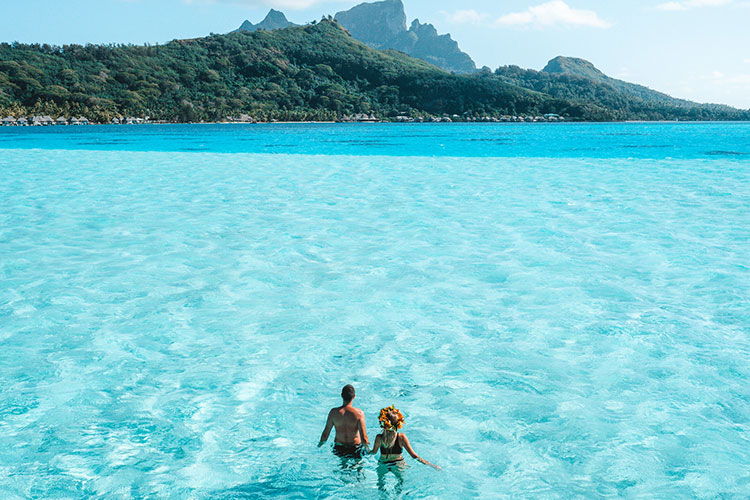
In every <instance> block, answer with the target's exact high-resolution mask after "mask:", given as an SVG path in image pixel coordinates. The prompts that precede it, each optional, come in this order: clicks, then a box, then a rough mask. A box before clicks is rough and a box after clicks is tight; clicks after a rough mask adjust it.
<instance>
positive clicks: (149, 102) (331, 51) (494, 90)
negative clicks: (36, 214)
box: [0, 21, 669, 121]
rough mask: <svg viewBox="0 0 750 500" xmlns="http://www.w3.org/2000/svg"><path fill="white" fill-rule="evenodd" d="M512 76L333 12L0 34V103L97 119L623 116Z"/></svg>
mask: <svg viewBox="0 0 750 500" xmlns="http://www.w3.org/2000/svg"><path fill="white" fill-rule="evenodd" d="M521 80H522V79H521ZM521 80H519V81H518V82H516V81H512V79H509V78H504V77H500V76H497V75H492V74H486V73H485V74H476V75H453V74H449V73H446V72H444V71H442V70H440V69H438V68H436V67H435V66H432V65H430V64H428V63H425V62H423V61H420V60H418V59H414V58H411V57H409V56H406V55H405V54H402V53H399V52H395V51H387V52H381V51H377V50H374V49H371V48H369V47H367V46H366V45H365V44H363V43H361V42H358V41H357V40H355V39H353V38H352V37H351V36H349V34H348V33H347V32H346V30H344V29H343V28H342V27H341V26H339V25H338V23H336V22H335V21H325V22H320V23H318V24H314V25H308V26H303V27H293V28H288V29H283V30H275V31H264V30H260V31H256V32H252V33H249V32H237V33H230V34H228V35H212V36H209V37H205V38H199V39H194V40H177V41H173V42H170V43H168V44H165V45H158V46H114V45H111V46H103V45H87V46H81V45H66V46H63V47H50V46H48V45H21V44H12V45H10V44H0V115H5V114H11V115H15V116H19V115H30V114H48V115H51V116H53V117H55V116H59V115H64V116H71V115H75V116H80V115H83V116H87V117H88V118H89V119H92V120H97V121H108V120H109V119H111V118H112V117H115V116H149V117H151V118H152V119H161V120H169V121H199V120H222V119H224V118H226V117H227V116H237V115H239V114H241V113H247V114H250V115H252V116H254V117H256V118H258V119H261V120H271V119H277V120H332V119H336V118H339V117H341V116H343V115H347V114H353V113H367V114H374V115H376V116H378V117H380V118H388V117H395V116H397V115H410V116H429V115H443V114H449V115H453V114H456V115H460V116H466V117H468V116H486V115H491V116H499V115H505V114H509V115H538V114H544V113H557V114H561V115H564V116H566V117H568V118H571V119H586V120H604V119H612V118H629V117H630V115H629V114H628V113H620V112H619V109H621V108H617V110H614V109H613V108H610V107H609V104H607V103H608V102H609V101H607V100H603V99H597V100H593V99H592V100H587V99H582V98H581V95H580V93H578V92H570V93H569V94H570V95H566V94H565V93H564V92H553V91H552V90H555V89H551V90H550V89H546V90H544V89H536V88H532V89H531V90H530V89H526V88H520V87H521V86H524V87H525V86H527V85H526V83H527V82H526V81H525V80H523V81H521ZM521 84H523V85H521ZM539 90H541V92H540V91H539ZM548 94H550V95H548ZM612 103H613V104H618V105H621V106H625V105H626V104H627V103H626V102H624V101H623V102H620V101H616V100H612ZM622 109H625V108H622ZM665 117H669V116H666V115H665Z"/></svg>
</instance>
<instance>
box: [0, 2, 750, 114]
mask: <svg viewBox="0 0 750 500" xmlns="http://www.w3.org/2000/svg"><path fill="white" fill-rule="evenodd" d="M358 3H361V2H360V1H340V0H23V1H20V0H0V12H2V15H0V41H6V42H12V41H19V42H29V43H30V42H39V43H50V44H56V45H62V44H66V43H134V44H142V43H146V42H148V43H162V42H167V41H169V40H173V39H175V38H193V37H198V36H204V35H208V34H209V33H226V32H228V31H231V30H233V29H235V28H237V27H238V26H239V25H240V24H241V23H242V21H243V20H245V19H249V20H250V21H251V22H254V23H255V22H258V21H260V20H261V19H262V18H263V17H265V14H266V13H267V12H268V9H269V8H272V7H273V8H276V9H279V10H281V11H283V12H284V13H285V14H286V15H287V17H288V18H289V20H291V21H293V22H296V23H300V24H302V23H305V22H309V21H312V20H313V19H320V17H321V16H322V15H324V14H335V13H336V12H338V11H340V10H344V9H347V8H349V7H352V6H354V5H357V4H358ZM404 5H405V7H406V15H407V18H408V22H411V20H412V19H414V18H418V19H419V20H420V21H421V22H429V23H432V24H434V25H435V27H436V28H437V29H438V31H439V32H440V33H450V34H451V35H452V36H453V38H454V39H455V40H456V41H458V43H459V46H460V47H461V49H462V50H464V51H465V52H467V53H468V54H469V55H470V56H471V57H472V58H473V59H474V61H476V63H477V65H478V66H480V67H481V66H489V67H490V68H492V69H495V68H497V67H498V66H503V65H508V64H515V65H518V66H521V67H523V68H532V69H541V68H542V67H544V65H545V64H546V62H547V61H548V60H549V59H552V58H553V57H555V56H558V55H564V56H571V57H582V58H584V59H587V60H589V61H591V62H592V63H594V65H596V66H597V67H598V68H599V69H600V70H602V71H604V72H605V73H607V74H608V75H610V76H613V77H616V78H620V79H623V80H627V81H630V82H634V83H640V84H642V85H646V86H648V87H650V88H653V89H656V90H659V91H662V92H666V93H668V94H670V95H672V96H674V97H680V98H685V99H690V100H694V101H699V102H714V103H720V104H729V105H732V106H735V107H740V108H744V109H748V108H750V0H462V1H460V2H458V1H455V0H404Z"/></svg>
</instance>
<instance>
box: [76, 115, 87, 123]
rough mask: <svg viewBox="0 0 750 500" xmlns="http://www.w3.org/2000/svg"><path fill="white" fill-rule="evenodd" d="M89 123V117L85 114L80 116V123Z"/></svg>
mask: <svg viewBox="0 0 750 500" xmlns="http://www.w3.org/2000/svg"><path fill="white" fill-rule="evenodd" d="M88 124H89V119H88V118H86V117H84V116H79V117H78V125H88Z"/></svg>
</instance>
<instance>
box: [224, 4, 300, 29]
mask: <svg viewBox="0 0 750 500" xmlns="http://www.w3.org/2000/svg"><path fill="white" fill-rule="evenodd" d="M292 26H297V25H296V24H294V23H293V22H290V21H289V20H288V19H287V18H286V16H285V15H284V13H283V12H279V11H278V10H275V9H271V10H269V11H268V14H267V15H266V17H265V19H263V20H262V21H261V22H259V23H258V24H253V23H251V22H250V21H248V20H247V19H246V20H245V21H244V22H243V23H242V24H241V25H240V27H239V28H237V29H236V30H235V31H257V30H280V29H284V28H290V27H292Z"/></svg>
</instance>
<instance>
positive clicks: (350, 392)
mask: <svg viewBox="0 0 750 500" xmlns="http://www.w3.org/2000/svg"><path fill="white" fill-rule="evenodd" d="M341 399H343V400H344V404H349V403H351V402H352V400H353V399H354V386H353V385H351V384H346V385H345V386H344V388H343V389H341Z"/></svg>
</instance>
